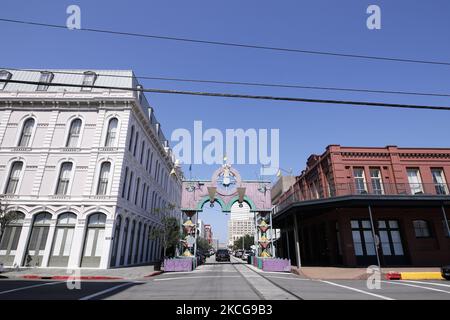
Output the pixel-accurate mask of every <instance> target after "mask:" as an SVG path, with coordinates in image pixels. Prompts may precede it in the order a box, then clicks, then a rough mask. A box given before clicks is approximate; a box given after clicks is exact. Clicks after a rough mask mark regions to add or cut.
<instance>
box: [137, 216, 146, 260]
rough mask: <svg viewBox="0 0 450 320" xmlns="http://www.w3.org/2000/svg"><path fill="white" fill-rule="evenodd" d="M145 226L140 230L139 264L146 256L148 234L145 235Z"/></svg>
mask: <svg viewBox="0 0 450 320" xmlns="http://www.w3.org/2000/svg"><path fill="white" fill-rule="evenodd" d="M147 230H148V229H147V224H146V223H145V224H144V227H143V230H142V245H141V250H140V251H141V255H140V257H139V262H145V259H146V256H147V239H148V233H147Z"/></svg>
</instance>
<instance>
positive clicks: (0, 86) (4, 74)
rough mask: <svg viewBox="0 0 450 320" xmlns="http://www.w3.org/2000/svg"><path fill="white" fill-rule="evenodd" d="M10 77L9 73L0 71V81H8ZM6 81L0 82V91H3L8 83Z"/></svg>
mask: <svg viewBox="0 0 450 320" xmlns="http://www.w3.org/2000/svg"><path fill="white" fill-rule="evenodd" d="M11 76H12V74H11V72H8V71H6V70H2V71H0V80H6V81H8V80H9V79H11ZM6 81H5V82H0V90H3V89H5V87H6V84H7V83H8V82H6Z"/></svg>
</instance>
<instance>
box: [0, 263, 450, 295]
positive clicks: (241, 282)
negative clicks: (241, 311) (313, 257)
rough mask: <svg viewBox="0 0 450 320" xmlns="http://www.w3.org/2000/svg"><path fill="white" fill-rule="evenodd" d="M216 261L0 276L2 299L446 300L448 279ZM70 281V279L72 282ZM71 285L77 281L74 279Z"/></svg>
mask: <svg viewBox="0 0 450 320" xmlns="http://www.w3.org/2000/svg"><path fill="white" fill-rule="evenodd" d="M231 259H232V260H231V262H230V263H229V262H220V263H216V262H215V260H214V257H210V258H208V260H207V262H206V264H204V265H202V266H199V267H198V268H197V269H196V270H195V271H193V272H186V273H182V272H179V273H164V274H162V275H159V276H156V277H152V278H146V279H142V280H139V281H83V282H81V283H79V285H80V286H79V287H80V288H79V289H76V288H74V289H69V287H68V283H66V282H65V281H47V280H33V281H30V280H13V279H1V280H0V300H10V299H13V300H14V299H20V300H30V299H39V300H40V299H71V300H98V299H114V300H312V299H321V300H327V299H330V300H336V299H342V300H416V299H420V300H424V299H426V300H442V299H446V300H448V299H450V282H445V281H439V280H433V281H406V280H402V281H385V280H382V282H381V289H373V290H370V289H368V288H367V285H366V280H333V281H325V280H311V279H306V278H302V277H299V276H297V275H294V274H289V273H286V274H283V273H270V272H264V273H262V272H259V271H256V270H255V269H254V268H253V267H250V266H248V265H246V264H245V263H244V262H243V261H241V260H239V259H236V258H234V257H232V258H231ZM70 285H71V283H69V286H70ZM72 285H73V284H72Z"/></svg>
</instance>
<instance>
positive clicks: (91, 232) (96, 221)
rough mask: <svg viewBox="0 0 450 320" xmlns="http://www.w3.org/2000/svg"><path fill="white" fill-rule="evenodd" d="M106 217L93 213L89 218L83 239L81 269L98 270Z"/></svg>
mask: <svg viewBox="0 0 450 320" xmlns="http://www.w3.org/2000/svg"><path fill="white" fill-rule="evenodd" d="M105 224H106V215H105V214H103V213H94V214H91V215H90V216H89V219H88V224H87V230H86V235H85V239H84V250H83V259H82V261H81V266H82V267H91V268H98V267H99V266H100V260H101V257H102V254H103V245H104V242H105Z"/></svg>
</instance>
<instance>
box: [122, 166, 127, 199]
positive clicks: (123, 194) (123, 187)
mask: <svg viewBox="0 0 450 320" xmlns="http://www.w3.org/2000/svg"><path fill="white" fill-rule="evenodd" d="M127 180H128V167H126V168H125V176H124V177H123V183H122V198H125V191H126V189H127Z"/></svg>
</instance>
